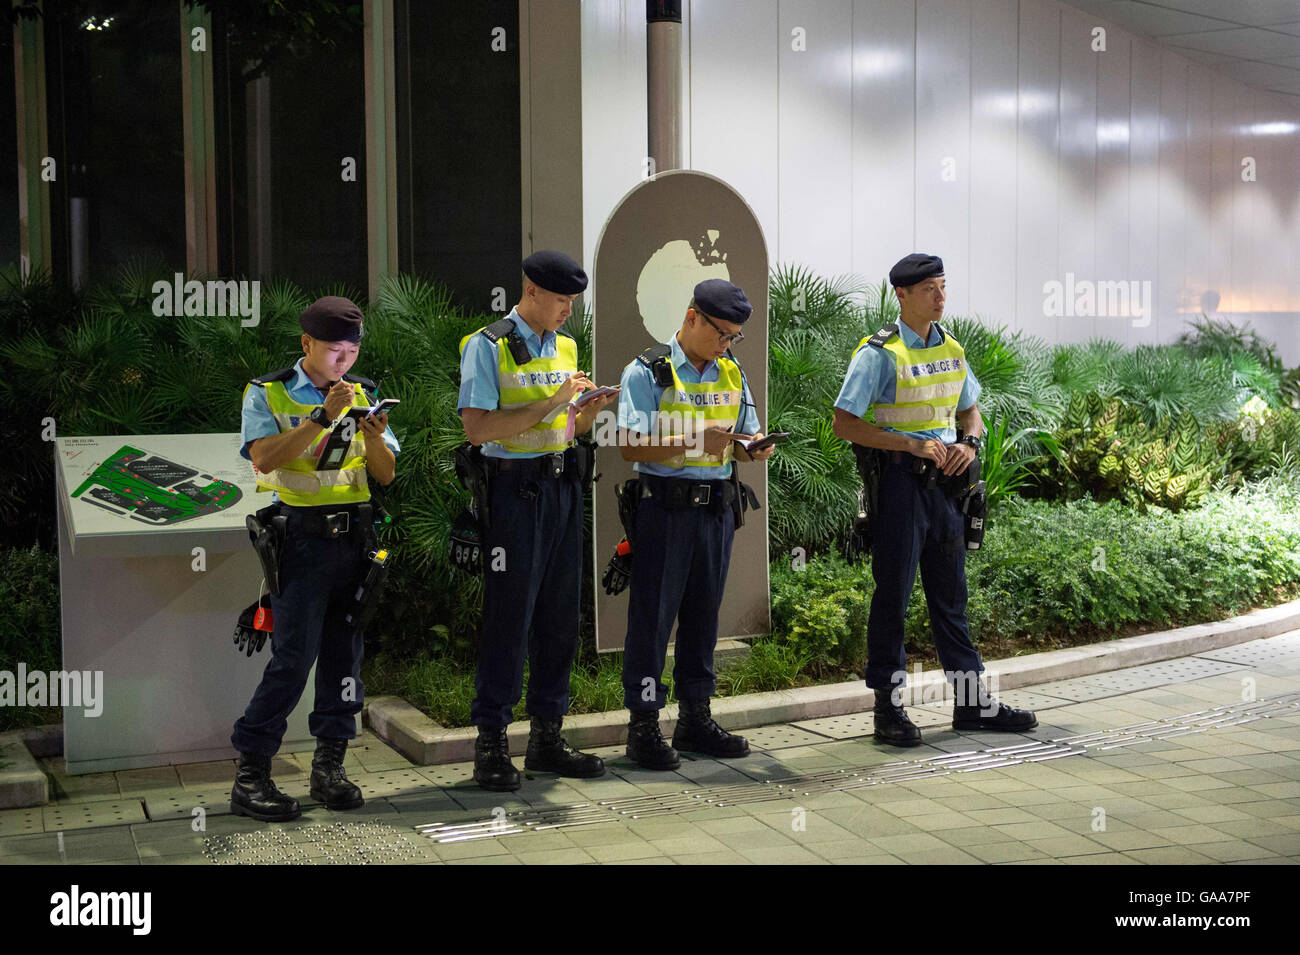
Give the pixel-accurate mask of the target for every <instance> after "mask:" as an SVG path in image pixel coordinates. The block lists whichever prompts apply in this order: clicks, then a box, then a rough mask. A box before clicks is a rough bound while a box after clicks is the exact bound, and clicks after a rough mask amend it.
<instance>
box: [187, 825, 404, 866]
mask: <svg viewBox="0 0 1300 955" xmlns="http://www.w3.org/2000/svg"><path fill="white" fill-rule="evenodd" d="M203 855H204V857H205V858H207V860H208V861H209V862H213V863H216V864H217V865H376V864H380V865H382V864H388V863H398V862H423V861H426V860H427V859H428V856H427V855H426V854H425V851H424V849H423V847H422V846H420V845H418V844H416V843H413V842H411V840H410V839H408V838H407V836H406V833H404V832H403V831H402V830H400V829H395V828H393V827H392V826H389V825H385V824H384V823H382V822H335V823H328V824H324V825H310V826H298V827H296V828H292V829H286V828H284V827H279V826H277V827H275V828H270V829H258V830H255V831H253V832H238V833H232V834H230V835H225V836H210V837H208V838H206V839H204V840H203Z"/></svg>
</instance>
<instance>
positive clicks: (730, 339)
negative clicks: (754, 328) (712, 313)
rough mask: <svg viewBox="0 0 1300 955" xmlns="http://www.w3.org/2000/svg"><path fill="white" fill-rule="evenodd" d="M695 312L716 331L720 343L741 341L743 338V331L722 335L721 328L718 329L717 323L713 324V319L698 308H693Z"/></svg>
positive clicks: (727, 343)
mask: <svg viewBox="0 0 1300 955" xmlns="http://www.w3.org/2000/svg"><path fill="white" fill-rule="evenodd" d="M695 314H696V315H698V316H700V318H702V319H704V320H705V321H706V322H708V323H709V327H710V328H712V329H713V330H714V331H715V332H717V333H718V338H719V340H720V341H721V342H722V344H724V345H731V344H734V343H736V342H743V341H744V340H745V333H744V332H736V334H734V335H724V334H723V332H722V329H720V328H719V327H718V326H717V325H714V324H713V319H711V318H709V316H707V315H705V314H704V313H703V312H701V311H700V310H699V309H698V308H697V309H696V310H695Z"/></svg>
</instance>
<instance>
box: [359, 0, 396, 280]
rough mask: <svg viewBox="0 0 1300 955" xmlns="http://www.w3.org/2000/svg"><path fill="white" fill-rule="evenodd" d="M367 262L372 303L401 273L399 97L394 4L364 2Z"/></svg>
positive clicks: (385, 0)
mask: <svg viewBox="0 0 1300 955" xmlns="http://www.w3.org/2000/svg"><path fill="white" fill-rule="evenodd" d="M365 21H366V25H365V71H366V250H367V253H366V262H367V272H368V274H369V281H370V289H369V291H370V298H371V300H372V301H373V300H374V299H375V298H376V297H377V296H378V295H379V286H380V284H381V282H382V280H383V277H384V276H386V275H394V274H396V273H397V268H398V264H397V96H396V90H395V79H394V73H393V63H394V51H393V0H366V2H365Z"/></svg>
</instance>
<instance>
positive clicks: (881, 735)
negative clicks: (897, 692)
mask: <svg viewBox="0 0 1300 955" xmlns="http://www.w3.org/2000/svg"><path fill="white" fill-rule="evenodd" d="M875 692H876V708H875V712H874V716H875V723H876V733H875V738H876V740H878V741H879V742H881V743H889V744H891V745H893V746H920V745H921V731H920V730H919V729H917V728H916V724H915V723H913V722H912V721H911V720H910V719H909V718H908V716H907V710H905V709H903V707H902V706H900V705H897V704H895V703H894V701H893V699H892V698H891V696H890V693H889V691H888V690H876V691H875Z"/></svg>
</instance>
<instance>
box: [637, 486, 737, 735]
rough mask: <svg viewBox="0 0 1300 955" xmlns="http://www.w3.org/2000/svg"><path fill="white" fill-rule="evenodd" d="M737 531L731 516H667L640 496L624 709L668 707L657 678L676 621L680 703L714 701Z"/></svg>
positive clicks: (686, 510)
mask: <svg viewBox="0 0 1300 955" xmlns="http://www.w3.org/2000/svg"><path fill="white" fill-rule="evenodd" d="M709 483H710V484H711V485H712V486H713V492H712V493H713V495H714V497H715V499H716V498H717V497H720V496H721V494H722V485H723V484H724V483H725V482H723V481H710V482H709ZM735 533H736V525H735V518H734V516H733V515H732V512H731V511H730V510H726V511H722V512H721V513H717V512H715V511H714V510H713V509H712V508H709V507H683V508H678V509H676V510H668V509H666V508H665V507H664V506H663V505H662V504H660V503H659V500H658V498H654V497H649V498H644V497H643V498H642V499H641V501H640V503H639V504H638V505H637V511H636V534H635V537H634V540H633V542H632V580H631V583H630V593H629V596H630V599H629V601H628V607H627V640H626V641H625V642H624V644H623V705H624V706H626V707H627V708H628V709H629V710H637V711H648V710H660V709H663V707H664V704H665V703H666V702H667V700H668V688H667V687H666V686H665V685H664V684H663V683H662V682H661V680H660V677H661V676H662V675H663V672H664V661H665V659H666V658H667V655H668V638H669V637H670V636H671V635H672V630H673V624H674V623H675V622H676V623H677V641H676V644H675V646H674V650H673V661H674V662H673V685H674V686H675V688H676V691H677V698H678V699H679V700H706V699H708V698H709V697H711V696H713V693H714V691H715V690H716V689H717V685H718V684H717V679H716V676H715V674H714V670H713V650H714V647H715V646H716V645H717V642H718V608H719V606H720V605H721V604H722V591H723V588H724V587H725V586H726V583H727V568H728V567H729V566H730V564H731V542H732V538H733V536H734V535H735ZM679 616H680V620H679V619H678V618H679Z"/></svg>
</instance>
